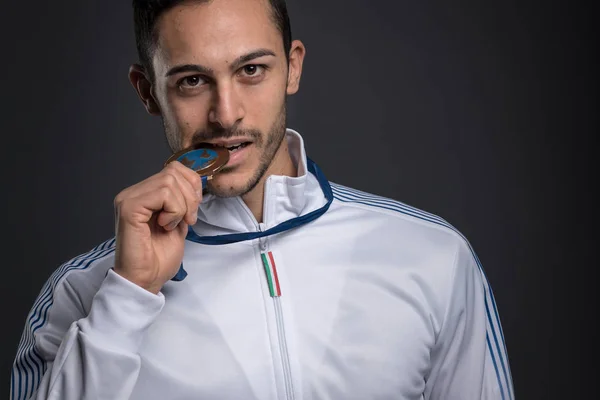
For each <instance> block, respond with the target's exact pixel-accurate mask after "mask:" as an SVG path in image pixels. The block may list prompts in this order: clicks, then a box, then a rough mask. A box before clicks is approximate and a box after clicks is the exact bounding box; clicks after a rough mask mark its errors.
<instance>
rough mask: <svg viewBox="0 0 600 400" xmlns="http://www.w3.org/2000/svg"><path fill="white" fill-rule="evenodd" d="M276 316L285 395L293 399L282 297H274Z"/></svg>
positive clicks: (290, 399)
mask: <svg viewBox="0 0 600 400" xmlns="http://www.w3.org/2000/svg"><path fill="white" fill-rule="evenodd" d="M273 302H274V304H275V318H276V320H277V335H278V336H279V351H280V352H281V361H282V364H283V376H284V378H285V397H286V399H289V400H292V399H293V398H294V385H293V381H292V366H291V364H290V354H289V352H288V347H287V339H286V337H285V329H284V324H283V311H282V310H281V297H274V298H273Z"/></svg>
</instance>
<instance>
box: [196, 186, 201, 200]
mask: <svg viewBox="0 0 600 400" xmlns="http://www.w3.org/2000/svg"><path fill="white" fill-rule="evenodd" d="M196 196H198V200H200V199H202V189H198V190H196Z"/></svg>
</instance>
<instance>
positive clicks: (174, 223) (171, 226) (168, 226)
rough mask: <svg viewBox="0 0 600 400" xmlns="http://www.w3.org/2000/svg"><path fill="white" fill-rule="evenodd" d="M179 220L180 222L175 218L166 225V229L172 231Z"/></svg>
mask: <svg viewBox="0 0 600 400" xmlns="http://www.w3.org/2000/svg"><path fill="white" fill-rule="evenodd" d="M179 222H181V221H177V220H175V221H173V222H171V223H170V224H169V225H167V227H166V229H167V230H168V231H172V230H173V229H175V227H176V226H177V225H179Z"/></svg>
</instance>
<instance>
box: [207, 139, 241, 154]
mask: <svg viewBox="0 0 600 400" xmlns="http://www.w3.org/2000/svg"><path fill="white" fill-rule="evenodd" d="M207 143H208V144H210V145H212V146H215V147H225V148H226V149H227V150H229V151H230V152H234V151H236V150H239V149H242V148H244V147H246V146H247V145H249V144H250V143H252V142H250V141H248V140H247V139H245V138H243V139H229V140H219V141H214V142H207Z"/></svg>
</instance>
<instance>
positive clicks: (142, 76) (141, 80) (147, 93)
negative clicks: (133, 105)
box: [129, 64, 161, 115]
mask: <svg viewBox="0 0 600 400" xmlns="http://www.w3.org/2000/svg"><path fill="white" fill-rule="evenodd" d="M129 81H130V82H131V85H132V86H133V88H134V89H135V91H136V92H137V94H138V96H139V98H140V100H142V103H143V104H144V107H146V111H148V114H150V115H161V112H160V107H159V106H158V102H157V101H156V99H155V98H154V94H153V92H152V83H151V82H150V77H149V76H148V74H147V73H146V71H145V70H144V67H142V66H141V65H139V64H133V65H132V66H131V67H129Z"/></svg>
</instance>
